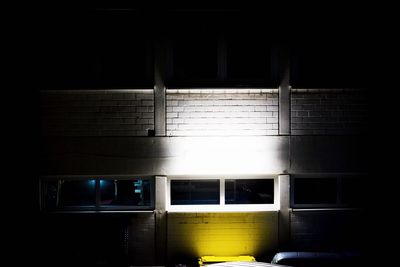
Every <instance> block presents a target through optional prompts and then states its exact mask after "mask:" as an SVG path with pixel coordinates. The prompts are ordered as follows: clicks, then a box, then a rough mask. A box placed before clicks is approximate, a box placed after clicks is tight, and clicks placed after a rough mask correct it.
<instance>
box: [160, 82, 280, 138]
mask: <svg viewBox="0 0 400 267" xmlns="http://www.w3.org/2000/svg"><path fill="white" fill-rule="evenodd" d="M176 99H179V101H176ZM171 107H172V108H171ZM167 118H182V119H183V121H182V120H174V119H173V120H172V121H171V120H169V121H167V135H168V136H186V135H189V136H190V135H192V136H205V135H267V134H272V133H273V134H275V132H276V131H275V128H276V127H277V122H278V94H277V93H276V92H275V91H274V90H266V89H223V90H221V89H215V90H213V89H207V90H202V89H201V90H200V89H196V90H185V89H179V90H169V89H168V90H167ZM267 118H268V120H267ZM172 124H177V127H176V126H172ZM276 129H277V128H276ZM268 130H274V131H273V132H270V131H268Z"/></svg>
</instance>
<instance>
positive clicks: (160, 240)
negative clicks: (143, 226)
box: [155, 176, 168, 266]
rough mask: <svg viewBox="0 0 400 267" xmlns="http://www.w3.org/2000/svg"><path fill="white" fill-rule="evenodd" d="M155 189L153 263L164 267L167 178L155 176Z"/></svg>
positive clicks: (165, 253)
mask: <svg viewBox="0 0 400 267" xmlns="http://www.w3.org/2000/svg"><path fill="white" fill-rule="evenodd" d="M155 187H156V195H155V220H156V229H155V242H156V244H155V247H156V255H155V256H156V259H155V263H156V265H160V266H162V265H164V266H165V264H166V261H167V259H166V255H167V211H166V208H167V193H168V192H167V177H165V176H156V178H155Z"/></svg>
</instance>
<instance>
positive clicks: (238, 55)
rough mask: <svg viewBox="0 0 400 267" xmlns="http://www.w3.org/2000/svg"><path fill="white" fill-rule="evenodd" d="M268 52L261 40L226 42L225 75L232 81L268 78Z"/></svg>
mask: <svg viewBox="0 0 400 267" xmlns="http://www.w3.org/2000/svg"><path fill="white" fill-rule="evenodd" d="M270 62H271V58H270V50H269V46H267V44H266V43H265V42H264V41H261V40H254V39H250V40H247V39H246V40H243V39H231V40H228V42H227V75H228V79H233V80H244V81H246V80H262V81H264V80H266V79H267V78H270V73H271V68H270V64H271V63H270Z"/></svg>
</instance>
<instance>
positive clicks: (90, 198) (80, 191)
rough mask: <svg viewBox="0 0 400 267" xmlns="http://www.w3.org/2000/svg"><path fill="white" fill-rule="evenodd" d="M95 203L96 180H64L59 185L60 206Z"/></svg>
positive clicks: (91, 204)
mask: <svg viewBox="0 0 400 267" xmlns="http://www.w3.org/2000/svg"><path fill="white" fill-rule="evenodd" d="M94 205H96V180H85V181H64V182H63V183H62V185H61V194H60V206H61V207H63V206H94Z"/></svg>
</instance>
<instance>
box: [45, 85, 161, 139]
mask: <svg viewBox="0 0 400 267" xmlns="http://www.w3.org/2000/svg"><path fill="white" fill-rule="evenodd" d="M153 103H154V101H153V91H152V90H115V91H111V90H93V91H89V90H74V91H43V92H42V93H41V115H42V134H43V135H44V136H147V131H148V130H154V104H153Z"/></svg>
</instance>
